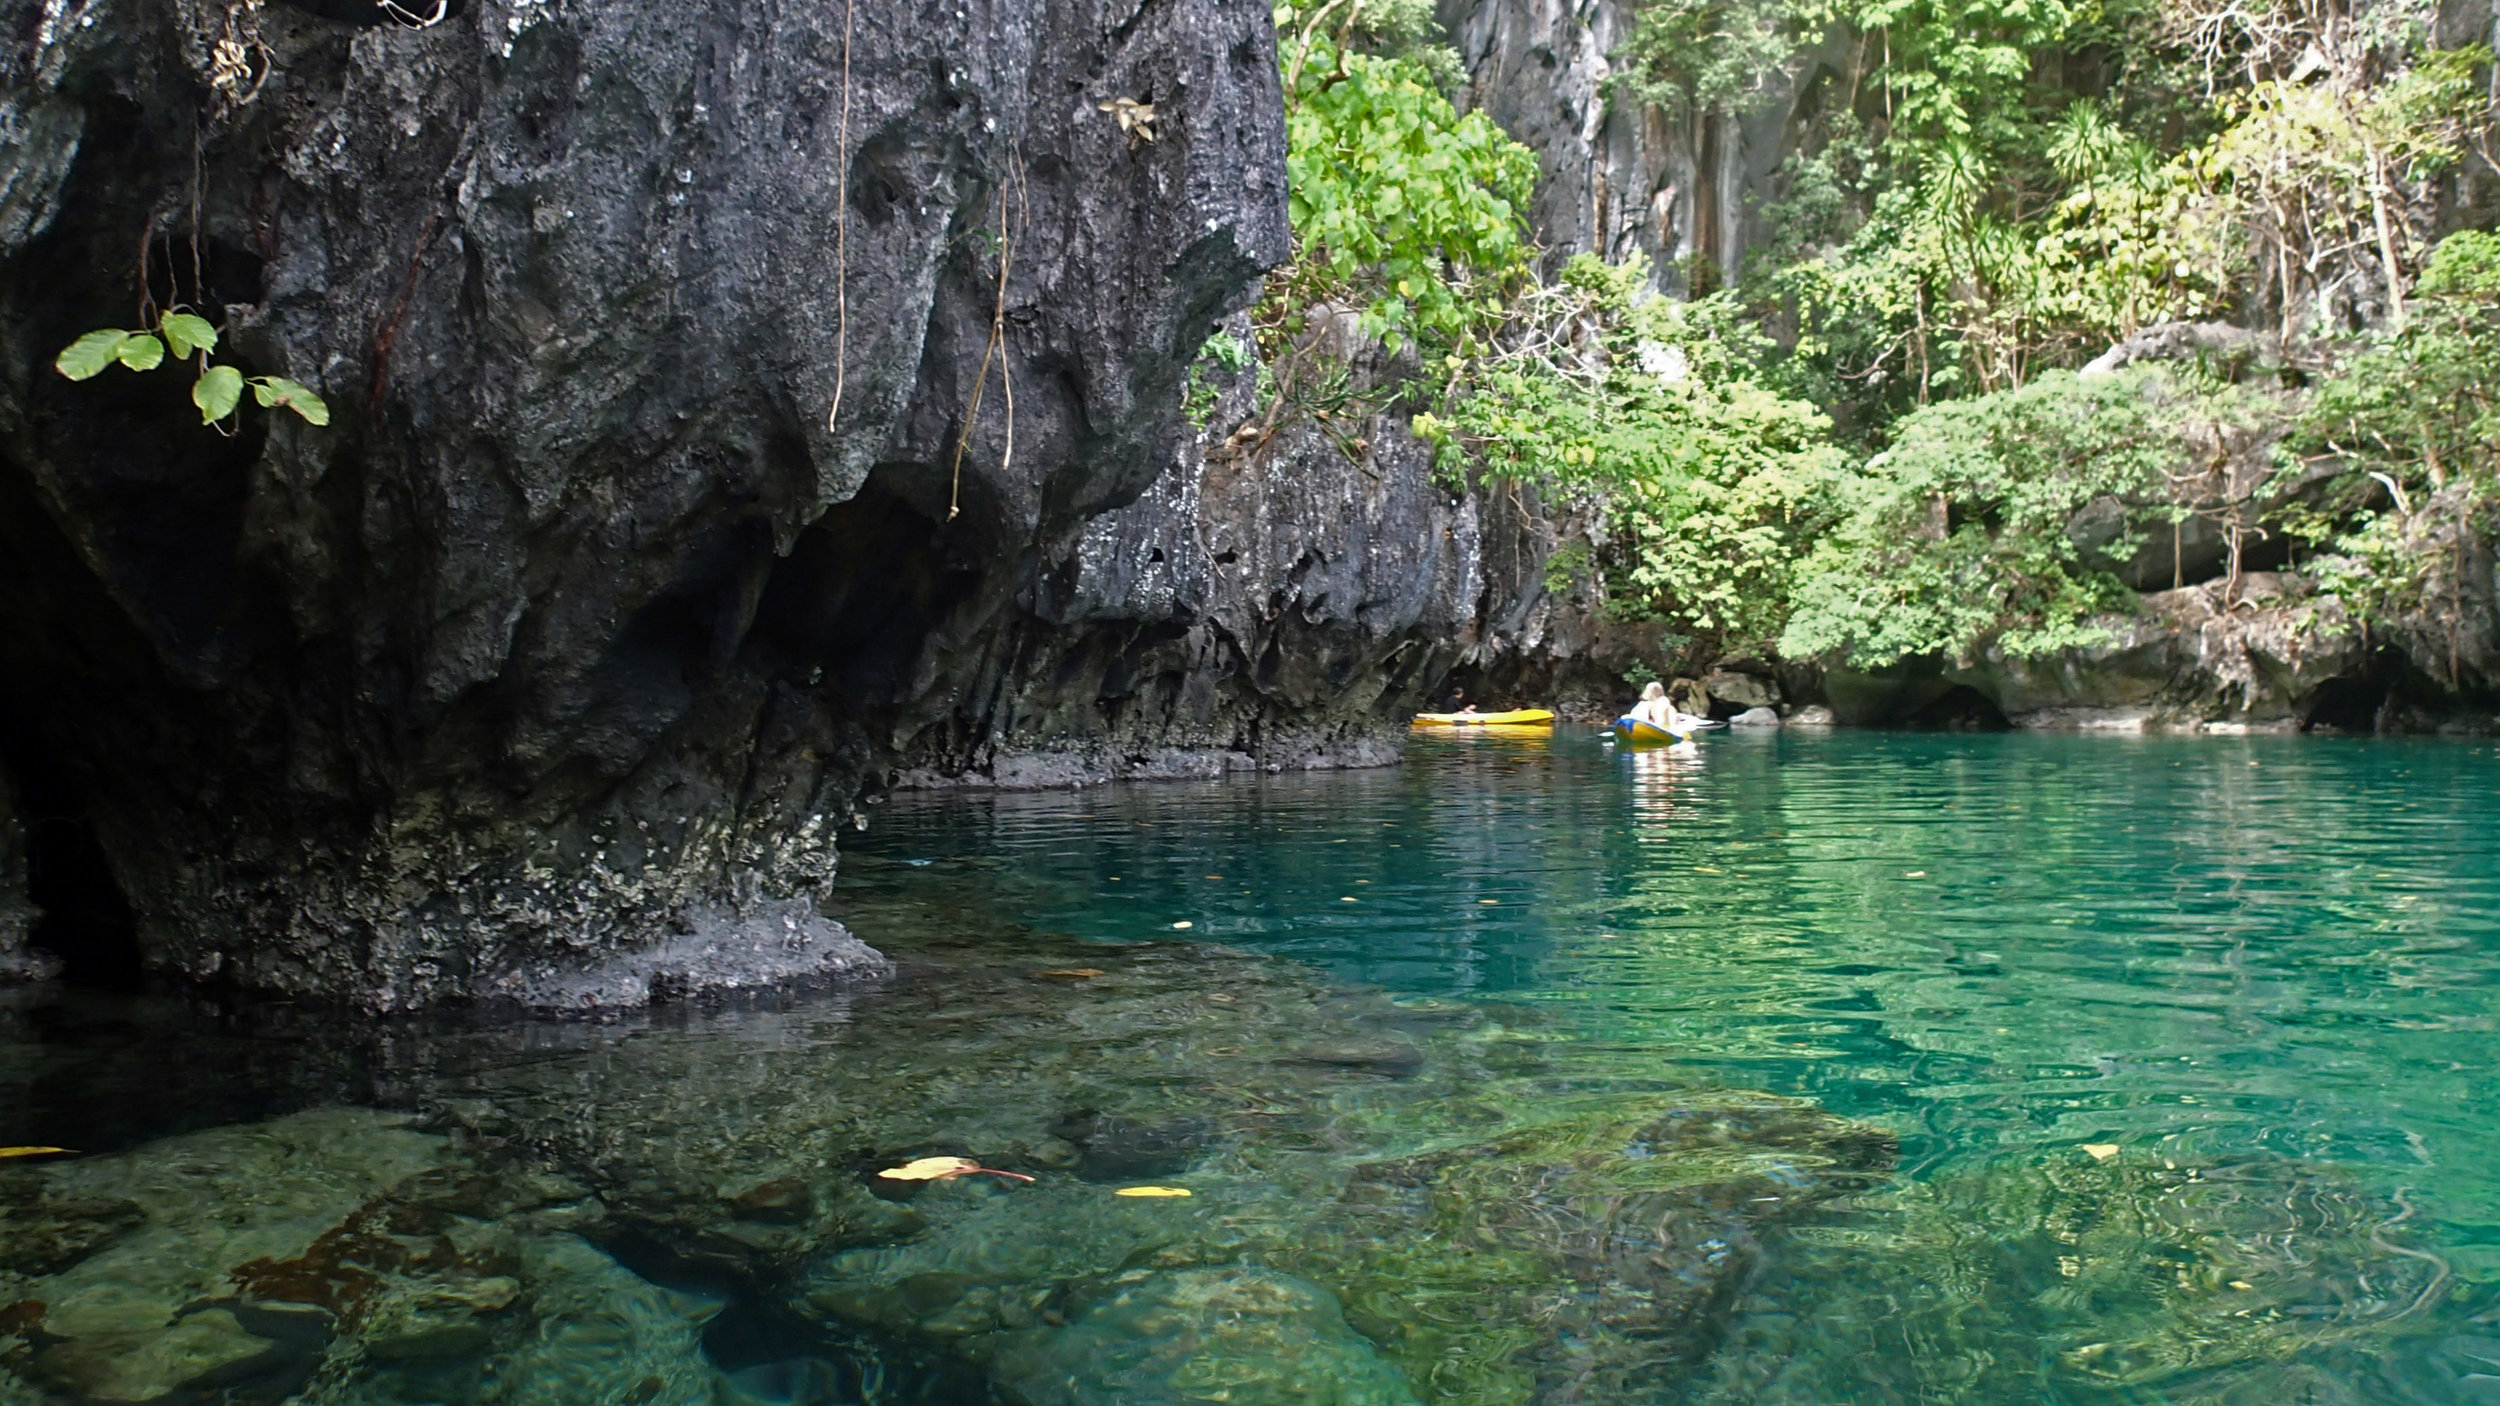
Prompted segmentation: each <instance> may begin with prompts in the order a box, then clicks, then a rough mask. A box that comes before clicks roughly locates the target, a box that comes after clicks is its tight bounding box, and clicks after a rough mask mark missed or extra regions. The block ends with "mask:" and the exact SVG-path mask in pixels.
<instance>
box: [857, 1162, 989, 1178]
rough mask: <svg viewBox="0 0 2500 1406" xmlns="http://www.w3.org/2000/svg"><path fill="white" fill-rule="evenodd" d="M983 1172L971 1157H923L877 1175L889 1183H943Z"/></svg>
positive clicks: (889, 1168)
mask: <svg viewBox="0 0 2500 1406" xmlns="http://www.w3.org/2000/svg"><path fill="white" fill-rule="evenodd" d="M979 1170H981V1164H980V1163H978V1162H975V1161H973V1160H972V1159H971V1158H969V1157H923V1158H921V1159H920V1160H919V1161H917V1162H906V1163H904V1164H903V1165H902V1166H899V1167H888V1168H886V1169H885V1170H884V1171H882V1172H879V1173H877V1175H878V1176H881V1177H884V1178H885V1179H886V1180H887V1181H943V1180H945V1179H946V1178H948V1177H961V1176H970V1175H971V1174H972V1173H974V1172H977V1171H979Z"/></svg>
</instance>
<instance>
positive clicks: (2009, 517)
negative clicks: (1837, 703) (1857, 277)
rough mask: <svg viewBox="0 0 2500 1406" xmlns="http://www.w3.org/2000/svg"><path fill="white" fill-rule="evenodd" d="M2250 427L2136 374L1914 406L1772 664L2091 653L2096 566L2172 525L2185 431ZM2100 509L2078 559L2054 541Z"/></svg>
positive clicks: (1835, 538)
mask: <svg viewBox="0 0 2500 1406" xmlns="http://www.w3.org/2000/svg"><path fill="white" fill-rule="evenodd" d="M2266 409H2267V407H2266V406H2265V405H2264V404H2263V403H2262V402H2260V401H2257V400H2255V399H2253V398H2252V397H2250V396H2248V395H2245V394H2243V393H2241V392H2238V391H2237V390H2235V389H2233V388H2229V387H2223V388H2216V389H2210V390H2203V391H2190V390H2187V389H2184V388H2182V387H2181V386H2179V385H2178V384H2176V383H2175V382H2173V380H2172V379H2171V378H2170V377H2168V376H2166V375H2164V374H2162V373H2160V372H2158V371H2149V370H2147V371H2130V372H2125V373H2121V374H2119V375H2115V376H2104V377H2097V378H2091V379H2086V378H2083V377H2080V376H2077V375H2076V374H2074V373H2073V372H2070V371H2051V372H2047V373H2045V374H2043V375H2041V376H2040V377H2039V378H2037V379H2035V380H2033V381H2031V382H2030V383H2028V384H2026V385H2024V386H2021V387H2019V388H2017V389H2013V390H2007V391H2000V392H1997V393H1995V394H1992V395H1986V396H1980V397H1977V398H1975V399H1971V400H1954V401H1941V402H1938V403H1937V404H1934V405H1931V406H1928V407H1926V408H1925V409H1922V410H1920V411H1918V412H1917V413H1915V414H1913V415H1911V416H1909V417H1908V418H1907V419H1905V420H1904V421H1902V422H1901V424H1900V425H1899V426H1898V427H1897V430H1896V433H1895V436H1894V439H1893V444H1892V447H1891V448H1889V449H1887V450H1886V451H1884V452H1883V453H1881V454H1878V455H1876V456H1875V457H1874V458H1873V459H1871V460H1870V461H1868V463H1867V464H1866V466H1865V469H1864V471H1863V472H1861V473H1859V474H1856V475H1853V476H1852V477H1851V479H1850V480H1849V483H1848V487H1847V489H1846V491H1845V495H1844V496H1845V506H1844V510H1843V513H1842V515H1841V519H1840V522H1839V525H1838V526H1837V527H1836V528H1835V529H1834V530H1833V531H1832V532H1831V533H1829V534H1828V535H1826V536H1825V537H1824V538H1822V539H1821V540H1820V541H1819V542H1818V543H1817V544H1816V546H1815V549H1814V553H1813V556H1812V557H1811V558H1810V559H1809V561H1808V562H1807V563H1806V566H1805V569H1804V570H1803V571H1802V572H1801V577H1802V581H1801V585H1800V587H1799V593H1798V599H1797V602H1796V610H1795V614H1794V616H1793V617H1792V618H1791V619H1790V621H1789V624H1788V628H1787V631H1786V633H1785V634H1784V635H1783V636H1782V637H1781V640H1780V647H1781V649H1782V650H1783V651H1785V652H1787V653H1789V654H1791V655H1795V656H1799V657H1807V656H1813V655H1824V654H1829V655H1838V656H1843V657H1846V658H1849V659H1851V660H1853V661H1855V662H1858V663H1862V664H1887V663H1890V662H1892V661H1893V660H1896V659H1899V658H1901V657H1903V656H1904V655H1913V654H1941V655H1946V656H1949V657H1954V658H1960V659H1968V658H1969V657H1971V656H1972V655H1973V654H1975V653H1976V652H1977V650H1978V648H1979V646H1980V645H1981V644H1982V643H1984V642H1988V641H1991V640H1993V641H1994V642H1995V643H1996V644H1997V645H1998V646H1999V647H2001V648H2003V649H2004V650H2005V651H2006V652H2007V653H2009V654H2012V655H2016V656H2024V655H2033V654H2041V653H2046V652H2048V651H2051V650H2056V649H2063V648H2066V647H2069V646H2072V645H2079V644H2089V643H2094V642H2096V641H2098V640H2099V639H2101V638H2102V637H2103V634H2104V632H2103V631H2102V630H2101V629H2099V628H2097V627H2094V626H2091V625H2088V624H2086V623H2084V622H2085V621H2087V620H2089V619H2090V618H2092V617H2094V616H2097V615H2102V614H2106V613H2110V612H2114V611H2122V610H2124V609H2125V607H2126V602H2127V596H2128V592H2127V590H2126V588H2125V587H2124V586H2123V585H2122V584H2120V582H2119V581H2118V579H2117V578H2116V577H2115V576H2114V575H2113V574H2112V573H2111V570H2110V566H2111V564H2112V563H2114V562H2115V561H2117V560H2121V559H2123V558H2125V557H2127V556H2130V555H2132V554H2133V552H2134V550H2135V548H2136V547H2137V546H2139V545H2141V544H2142V542H2143V536H2142V534H2143V533H2144V531H2145V530H2146V528H2147V527H2148V526H2150V525H2151V524H2153V523H2155V522H2168V521H2171V520H2174V519H2176V518H2177V517H2179V516H2182V515H2184V514H2185V513H2186V512H2188V511H2190V509H2189V508H2188V507H2186V506H2185V505H2184V504H2181V503H2180V502H2179V501H2178V499H2179V498H2180V497H2181V496H2182V495H2181V494H2180V493H2179V492H2178V491H2177V485H2175V484H2174V482H2173V479H2174V476H2176V475H2178V474H2179V472H2180V470H2181V468H2182V466H2184V465H2186V464H2188V463H2190V462H2191V461H2192V459H2193V457H2194V456H2193V455H2192V453H2191V449H2190V431H2191V427H2197V426H2201V427H2207V428H2208V429H2209V430H2210V427H2213V426H2216V425H2227V426H2231V427H2233V428H2237V429H2239V430H2240V431H2241V432H2242V433H2243V434H2245V433H2247V432H2248V431H2249V430H2252V429H2254V428H2255V424H2254V422H2256V421H2257V420H2259V419H2260V418H2261V417H2262V416H2263V415H2264V413H2265V412H2266ZM2102 502H2106V503H2110V504H2112V505H2114V506H2115V507H2117V508H2118V509H2119V510H2120V512H2121V513H2122V514H2124V516H2122V517H2121V519H2120V520H2119V521H2117V522H2114V523H2112V524H2111V526H2112V528H2113V529H2115V530H2114V531H2113V533H2112V535H2111V536H2110V537H2108V538H2107V539H2106V540H2103V541H2100V542H2094V543H2091V544H2090V545H2089V547H2087V541H2088V539H2085V538H2084V537H2083V534H2081V533H2078V532H2075V531H2072V530H2070V529H2071V527H2072V525H2073V524H2074V523H2075V522H2076V521H2077V518H2078V515H2080V514H2082V513H2083V512H2084V511H2085V510H2086V509H2087V508H2089V507H2090V506H2092V505H2093V504H2095V503H2102ZM2128 509H2132V510H2133V511H2132V512H2128V511H2127V510H2128Z"/></svg>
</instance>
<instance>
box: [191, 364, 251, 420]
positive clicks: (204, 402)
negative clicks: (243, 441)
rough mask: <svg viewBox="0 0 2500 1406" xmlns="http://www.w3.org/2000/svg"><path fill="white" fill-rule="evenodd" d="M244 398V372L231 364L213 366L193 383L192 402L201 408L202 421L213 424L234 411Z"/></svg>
mask: <svg viewBox="0 0 2500 1406" xmlns="http://www.w3.org/2000/svg"><path fill="white" fill-rule="evenodd" d="M242 399H243V373H242V372H240V371H237V370H235V369H234V368H233V367H231V366H212V367H210V368H208V369H207V370H206V371H204V372H202V373H200V379H199V380H197V381H195V382H193V383H192V385H191V403H192V404H193V405H196V406H198V407H199V408H200V422H201V423H202V424H210V425H213V424H215V423H217V422H218V421H219V420H222V419H224V418H226V417H227V416H228V415H231V414H233V413H234V407H235V406H236V405H237V404H238V403H240V402H241V401H242Z"/></svg>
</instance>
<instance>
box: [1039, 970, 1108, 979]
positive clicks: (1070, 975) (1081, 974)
mask: <svg viewBox="0 0 2500 1406" xmlns="http://www.w3.org/2000/svg"><path fill="white" fill-rule="evenodd" d="M1033 974H1034V975H1035V976H1037V977H1041V978H1043V979H1044V980H1047V981H1091V980H1093V979H1094V978H1095V977H1098V976H1100V975H1102V968H1100V967H1054V968H1052V969H1051V970H1049V971H1046V972H1035V973H1033Z"/></svg>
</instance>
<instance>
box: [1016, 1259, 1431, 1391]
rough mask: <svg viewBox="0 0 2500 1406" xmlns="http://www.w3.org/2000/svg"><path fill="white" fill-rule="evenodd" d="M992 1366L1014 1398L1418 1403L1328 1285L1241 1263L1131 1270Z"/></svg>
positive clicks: (1398, 1373)
mask: <svg viewBox="0 0 2500 1406" xmlns="http://www.w3.org/2000/svg"><path fill="white" fill-rule="evenodd" d="M991 1374H992V1378H993V1380H994V1381H996V1382H997V1384H998V1386H999V1388H1000V1390H1001V1391H1003V1392H1004V1393H1005V1394H1006V1395H1007V1396H1008V1398H1009V1399H1010V1400H1012V1401H1016V1402H1019V1403H1021V1406H1197V1404H1198V1403H1204V1402H1223V1403H1226V1406H1417V1403H1416V1397H1415V1394H1414V1392H1413V1391H1412V1390H1411V1389H1410V1388H1409V1387H1408V1385H1407V1383H1406V1379H1405V1377H1404V1376H1403V1374H1401V1373H1400V1372H1399V1371H1398V1370H1397V1369H1396V1368H1395V1367H1392V1366H1391V1365H1389V1363H1387V1362H1386V1361H1383V1360H1382V1359H1381V1357H1380V1355H1379V1353H1378V1352H1376V1351H1375V1350H1374V1349H1373V1346H1372V1344H1371V1343H1369V1342H1367V1341H1366V1340H1364V1339H1363V1338H1362V1337H1361V1336H1359V1335H1357V1334H1356V1333H1355V1332H1354V1331H1353V1330H1352V1329H1350V1328H1348V1327H1347V1326H1346V1322H1345V1318H1344V1316H1343V1314H1342V1313H1341V1312H1340V1311H1339V1309H1338V1306H1337V1301H1336V1299H1335V1297H1334V1296H1333V1295H1331V1294H1329V1292H1328V1291H1327V1290H1325V1289H1322V1288H1320V1287H1319V1286H1318V1285H1316V1284H1313V1283H1310V1282H1308V1281H1306V1280H1302V1279H1296V1278H1293V1277H1292V1276H1290V1275H1285V1274H1278V1273H1276V1272H1275V1271H1273V1270H1266V1269H1254V1268H1249V1267H1245V1266H1228V1267H1224V1268H1216V1269H1184V1270H1174V1271H1169V1272H1164V1273H1146V1274H1141V1275H1139V1276H1137V1277H1136V1279H1135V1280H1134V1281H1133V1282H1131V1283H1128V1284H1125V1285H1123V1286H1121V1287H1120V1288H1119V1289H1118V1290H1117V1291H1116V1292H1115V1293H1113V1294H1112V1295H1111V1296H1109V1297H1108V1298H1105V1299H1103V1300H1102V1301H1100V1302H1098V1303H1096V1304H1094V1305H1093V1306H1092V1307H1091V1308H1089V1309H1087V1310H1086V1311H1085V1313H1084V1314H1083V1315H1081V1316H1080V1317H1078V1318H1077V1319H1076V1320H1075V1321H1074V1322H1071V1323H1070V1324H1068V1326H1066V1327H1065V1328H1061V1329H1056V1330H1047V1331H1040V1332H1035V1333H1030V1334H1027V1335H1025V1336H1023V1337H1022V1338H1020V1339H1019V1340H1017V1341H1015V1342H1014V1343H1012V1344H1010V1345H1008V1346H1007V1347H1006V1348H1005V1349H1003V1350H1002V1351H1001V1352H1000V1353H999V1354H998V1356H997V1358H996V1360H995V1361H994V1362H993V1364H992V1367H991Z"/></svg>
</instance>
